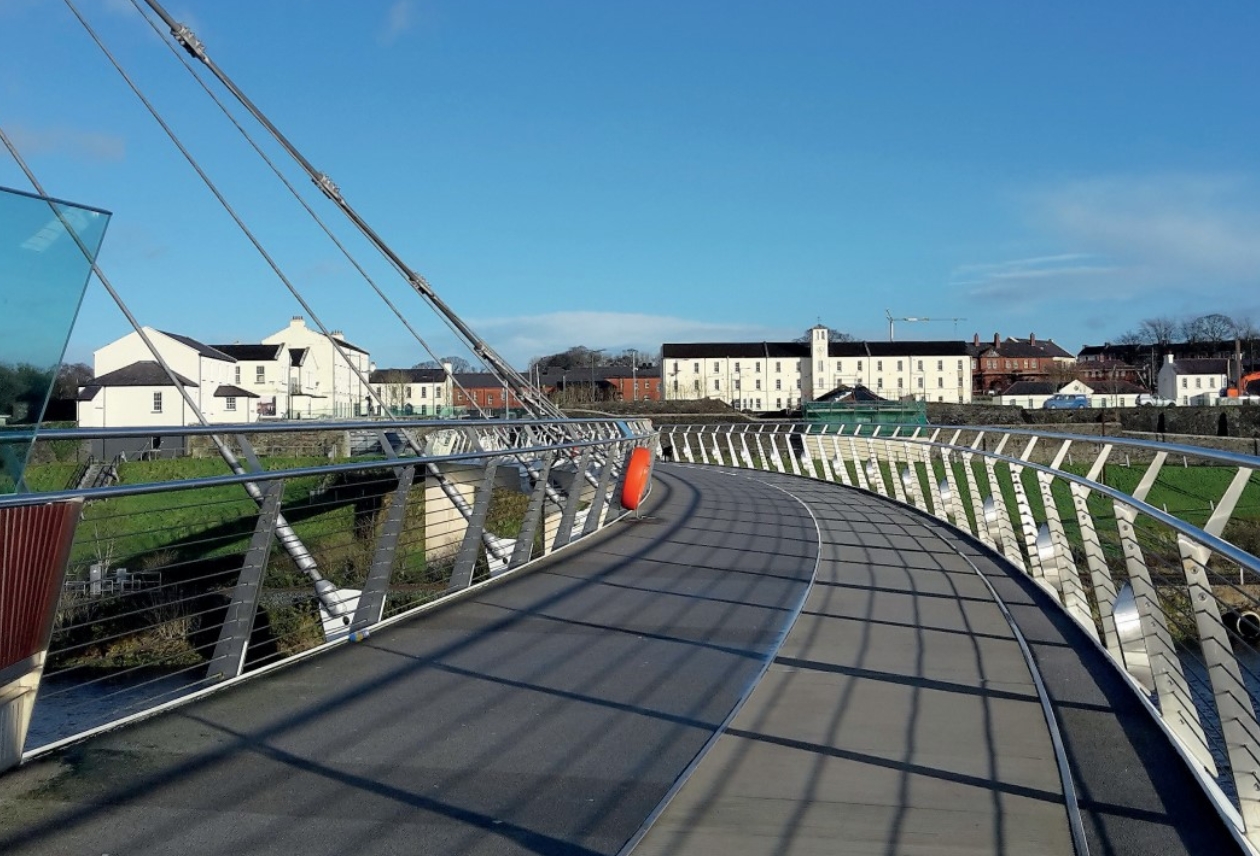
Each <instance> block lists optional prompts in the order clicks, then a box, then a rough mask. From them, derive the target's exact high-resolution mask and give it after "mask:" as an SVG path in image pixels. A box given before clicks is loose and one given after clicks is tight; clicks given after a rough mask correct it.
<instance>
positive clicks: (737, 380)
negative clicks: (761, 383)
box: [735, 378, 739, 389]
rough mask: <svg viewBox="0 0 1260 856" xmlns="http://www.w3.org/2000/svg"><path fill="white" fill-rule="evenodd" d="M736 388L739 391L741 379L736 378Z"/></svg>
mask: <svg viewBox="0 0 1260 856" xmlns="http://www.w3.org/2000/svg"><path fill="white" fill-rule="evenodd" d="M735 388H736V389H739V378H735Z"/></svg>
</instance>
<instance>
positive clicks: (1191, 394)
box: [1159, 354, 1229, 405]
mask: <svg viewBox="0 0 1260 856" xmlns="http://www.w3.org/2000/svg"><path fill="white" fill-rule="evenodd" d="M1228 385H1229V360H1226V359H1198V360H1195V359H1189V360H1178V359H1174V358H1173V356H1172V355H1171V354H1169V355H1168V357H1167V359H1166V360H1165V362H1164V364H1163V365H1162V366H1160V369H1159V397H1160V398H1166V399H1168V400H1170V401H1175V402H1176V403H1177V404H1182V405H1185V404H1216V403H1217V402H1218V399H1219V398H1220V395H1221V390H1222V389H1224V388H1225V387H1226V386H1228Z"/></svg>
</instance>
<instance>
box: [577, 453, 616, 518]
mask: <svg viewBox="0 0 1260 856" xmlns="http://www.w3.org/2000/svg"><path fill="white" fill-rule="evenodd" d="M616 457H617V456H616V455H615V454H613V453H612V450H609V453H608V454H607V455H606V456H605V457H604V465H603V466H602V467H600V468H599V484H597V485H596V486H595V495H594V496H592V497H591V505H590V507H589V508H588V509H587V510H586V521H585V523H583V524H582V534H583V535H590V534H591V533H592V532H594V531H595V530H597V529H599V527H600V524H601V523H602V522H603V517H604V509H605V508H606V507H607V505H608V488H609V487H610V486H611V485H612V474H613V461H614V460H615V459H616Z"/></svg>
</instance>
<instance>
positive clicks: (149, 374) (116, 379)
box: [92, 360, 197, 387]
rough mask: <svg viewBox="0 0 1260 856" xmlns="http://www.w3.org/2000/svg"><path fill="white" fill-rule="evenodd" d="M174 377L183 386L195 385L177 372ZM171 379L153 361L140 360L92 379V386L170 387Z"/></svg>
mask: <svg viewBox="0 0 1260 856" xmlns="http://www.w3.org/2000/svg"><path fill="white" fill-rule="evenodd" d="M175 377H176V378H178V379H179V382H180V383H181V384H183V385H184V386H196V385H197V384H196V383H194V382H193V381H191V380H189V379H188V378H186V377H184V376H183V375H182V374H180V373H179V372H176V373H175ZM172 385H173V384H172V383H171V379H170V378H169V377H167V375H166V372H164V371H163V370H162V367H161V366H159V365H158V364H157V363H156V362H154V361H153V360H142V361H140V362H138V363H132V364H131V365H129V366H123V367H122V368H120V369H116V370H115V371H112V372H107V373H105V374H103V375H101V376H100V377H96V378H93V379H92V386H97V387H101V386H172Z"/></svg>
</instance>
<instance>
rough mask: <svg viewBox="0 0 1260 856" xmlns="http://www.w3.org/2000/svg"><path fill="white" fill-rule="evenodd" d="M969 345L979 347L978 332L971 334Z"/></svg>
mask: <svg viewBox="0 0 1260 856" xmlns="http://www.w3.org/2000/svg"><path fill="white" fill-rule="evenodd" d="M971 346H972V347H973V348H978V347H980V334H979V333H973V334H972V339H971Z"/></svg>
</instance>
